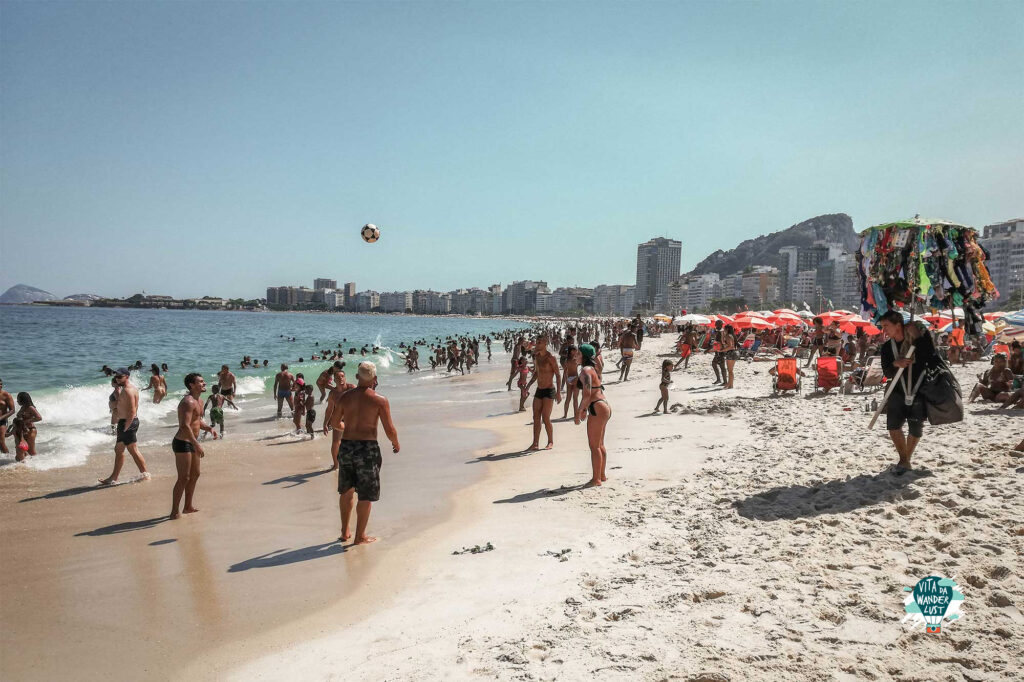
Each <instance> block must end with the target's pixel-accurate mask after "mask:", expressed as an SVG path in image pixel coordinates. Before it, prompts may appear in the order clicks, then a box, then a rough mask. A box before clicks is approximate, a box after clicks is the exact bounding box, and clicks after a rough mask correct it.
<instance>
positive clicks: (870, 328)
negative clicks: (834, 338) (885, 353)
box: [839, 320, 882, 336]
mask: <svg viewBox="0 0 1024 682" xmlns="http://www.w3.org/2000/svg"><path fill="white" fill-rule="evenodd" d="M862 321H863V322H864V324H853V323H854V320H846V321H845V322H842V323H840V325H839V331H841V332H844V333H846V334H856V333H857V330H858V329H863V330H864V333H865V334H867V335H868V336H875V335H876V334H881V333H882V330H881V329H879V328H878V327H876V326H875V325H873V324H871V323H870V322H867V321H866V320H862Z"/></svg>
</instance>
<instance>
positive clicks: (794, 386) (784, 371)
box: [772, 358, 800, 395]
mask: <svg viewBox="0 0 1024 682" xmlns="http://www.w3.org/2000/svg"><path fill="white" fill-rule="evenodd" d="M782 391H797V392H798V393H799V391H800V368H799V367H798V366H797V362H796V358H779V359H778V360H776V361H775V376H773V377H772V393H773V394H774V395H778V394H779V393H780V392H782Z"/></svg>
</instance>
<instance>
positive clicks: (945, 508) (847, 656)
mask: <svg viewBox="0 0 1024 682" xmlns="http://www.w3.org/2000/svg"><path fill="white" fill-rule="evenodd" d="M669 345H670V339H669V338H668V337H665V338H663V339H660V340H651V341H648V342H646V343H645V347H644V351H643V352H642V353H641V354H640V355H639V356H638V359H637V360H636V362H635V363H634V373H633V377H634V379H631V381H630V382H628V383H627V384H615V383H614V381H609V384H611V388H610V390H609V398H610V400H611V401H612V405H613V409H614V410H615V414H614V416H613V421H612V423H611V425H610V427H609V431H608V445H609V467H610V471H609V476H610V478H611V480H610V481H609V482H608V484H607V485H606V486H605V487H604V488H602V489H600V490H597V489H580V488H579V487H578V484H579V483H581V482H582V481H584V480H586V478H587V475H588V459H587V453H586V447H585V445H586V444H585V433H584V431H583V429H582V428H573V427H572V426H571V422H570V423H560V424H557V425H556V448H555V449H554V450H552V451H550V452H540V453H529V454H523V453H521V452H520V451H519V448H521V447H523V445H525V440H528V435H527V434H528V431H527V427H526V423H527V422H528V421H529V419H528V418H524V417H522V416H520V415H510V416H504V417H497V418H493V419H491V420H488V421H489V422H491V424H490V426H491V428H495V429H496V430H497V431H498V432H499V433H500V434H501V437H502V440H501V444H500V445H499V446H498V447H496V448H494V449H493V450H489V451H488V452H487V453H485V454H483V455H482V456H478V457H477V461H479V460H483V461H486V462H487V463H488V464H487V467H488V476H487V478H486V479H485V480H483V481H481V482H480V483H478V484H476V485H474V486H472V487H471V488H470V489H469V490H467V491H465V492H464V493H463V494H461V495H460V496H459V502H458V505H457V507H456V510H455V513H454V516H453V518H451V519H450V520H449V521H447V522H446V523H445V524H443V527H437V528H435V529H432V531H431V536H433V535H434V533H438V534H441V535H442V536H444V537H446V538H447V542H442V543H440V544H436V545H434V546H433V548H432V550H430V551H424V552H423V553H420V554H418V555H417V561H418V563H419V570H418V571H417V576H418V577H417V578H416V579H415V582H414V583H413V584H410V585H407V586H406V588H405V590H404V591H403V592H402V593H400V594H399V595H397V596H394V597H393V599H392V601H391V605H390V606H389V607H388V608H386V609H382V610H378V611H377V612H375V613H374V614H373V615H372V616H370V617H368V618H366V619H363V620H362V621H360V622H359V623H358V625H357V626H356V627H351V628H348V629H345V630H342V631H337V632H334V633H331V634H327V635H324V636H319V637H313V638H312V639H310V641H308V642H306V643H304V644H302V645H300V646H295V647H288V648H285V649H282V650H280V651H277V652H269V653H268V655H266V656H264V657H262V658H259V659H257V660H255V661H252V662H251V663H249V664H248V665H245V666H243V667H242V668H240V669H236V670H235V671H234V673H233V675H232V676H231V679H238V680H241V679H253V678H255V679H268V680H271V679H274V680H276V679H286V678H289V677H293V676H295V677H299V678H302V679H333V678H335V677H336V676H340V675H344V676H346V677H348V678H353V677H354V678H355V679H380V677H381V675H382V671H387V673H386V674H385V675H384V676H385V677H386V678H387V679H453V678H467V677H481V678H497V679H584V678H593V677H598V678H606V679H651V680H658V679H689V680H709V681H710V680H724V679H733V680H736V679H764V680H770V679H781V678H784V677H785V678H795V679H807V680H811V679H836V680H852V679H899V680H930V679H949V680H953V679H957V680H959V679H972V680H975V679H977V680H982V679H986V680H987V679H992V680H994V679H1013V678H1015V677H1019V676H1020V674H1021V666H1020V663H1019V661H1020V655H1021V648H1020V643H1019V642H1020V640H1019V636H1020V634H1021V631H1022V629H1024V617H1022V615H1021V612H1020V610H1019V609H1020V604H1021V592H1022V583H1021V579H1020V575H1019V572H1020V569H1019V566H1020V561H1019V558H1020V555H1021V542H1022V537H1024V526H1022V525H1021V522H1020V519H1021V518H1024V514H1022V513H1021V512H1022V505H1021V501H1020V486H1019V481H1018V476H1019V473H1020V470H1021V466H1022V464H1024V462H1022V460H1021V457H1020V456H1019V453H1013V452H1011V451H1010V448H1011V447H1013V445H1014V444H1015V442H1016V441H1015V440H1014V438H1015V436H1019V434H1020V433H1021V431H1022V429H1021V424H1022V422H1021V416H1020V414H1019V413H1018V414H1016V415H1015V414H1009V413H996V411H995V410H992V409H990V408H988V407H985V406H982V405H972V406H970V407H969V409H968V414H967V416H966V418H965V421H964V422H963V423H962V424H959V425H955V426H946V427H936V428H927V429H926V434H925V440H924V441H923V442H922V445H921V447H920V448H919V450H918V453H917V455H916V462H917V466H918V467H919V470H918V471H916V472H914V473H912V474H908V475H906V476H903V477H895V476H893V475H892V474H890V473H889V472H888V467H889V464H890V463H891V461H892V460H893V459H894V456H893V452H892V450H891V445H890V444H889V442H888V440H887V437H886V436H885V432H884V430H883V429H882V428H881V427H876V429H875V430H874V431H872V432H867V431H866V430H865V429H866V425H867V422H868V419H869V416H870V415H869V414H866V413H865V412H864V405H865V403H866V402H868V401H870V399H871V397H875V398H880V397H881V394H880V393H876V394H873V395H868V396H861V395H858V394H854V395H841V396H840V395H835V392H833V393H832V394H831V395H821V396H818V395H814V394H813V393H812V392H811V391H810V390H805V392H804V394H803V395H802V396H800V397H795V396H789V397H783V398H768V397H766V396H767V395H768V394H769V393H770V380H769V377H768V376H767V370H768V368H769V367H770V364H769V363H766V362H757V363H751V364H747V363H740V364H738V365H737V369H738V371H737V386H738V387H739V388H738V389H737V390H735V391H733V392H725V391H720V390H717V388H716V387H711V386H709V384H710V377H711V372H710V370H709V368H708V365H707V360H706V359H698V360H697V361H696V362H693V363H691V366H690V370H689V371H688V372H686V373H683V372H680V373H677V374H676V375H675V377H676V384H675V386H674V388H673V391H672V402H673V403H678V405H677V406H676V407H675V412H674V413H673V414H670V415H667V416H650V415H649V414H647V412H648V410H649V409H650V408H651V407H653V402H654V400H655V397H654V395H655V389H656V383H657V378H656V376H657V375H656V368H657V365H658V363H659V362H660V359H661V358H659V357H658V356H659V355H660V353H659V351H661V352H667V351H668V349H669ZM957 373H958V375H959V377H960V380H961V382H962V383H963V384H964V385H968V386H969V384H968V383H967V382H968V377H969V376H971V375H972V373H973V371H972V369H971V368H968V370H966V371H963V370H959V369H958V370H957ZM487 542H491V543H492V545H493V547H494V550H493V551H487V552H484V553H481V554H459V555H453V554H452V552H453V551H454V550H458V549H460V548H462V547H472V546H474V545H485V544H486V543H487ZM931 573H941V574H943V575H950V576H952V577H954V578H955V579H956V580H957V581H958V583H959V584H960V585H961V586H963V589H964V590H965V591H966V592H965V594H966V598H967V599H966V603H965V607H964V611H965V614H966V615H965V617H964V620H963V621H962V622H959V623H957V624H955V625H953V626H951V627H949V628H947V629H946V631H945V634H944V635H942V636H935V635H926V634H925V633H924V632H923V628H918V629H917V630H913V629H911V628H909V627H908V626H905V625H903V624H901V620H902V619H903V616H904V615H905V614H904V612H903V592H902V588H903V587H904V586H911V585H913V584H914V583H915V582H916V581H917V580H918V579H919V578H921V577H924V576H925V575H929V574H931ZM367 591H369V590H367ZM355 598H356V599H364V598H371V599H372V598H373V595H366V594H361V595H359V596H358V597H355ZM355 652H358V653H355ZM342 671H344V672H342Z"/></svg>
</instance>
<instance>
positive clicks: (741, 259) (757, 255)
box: [689, 213, 860, 277]
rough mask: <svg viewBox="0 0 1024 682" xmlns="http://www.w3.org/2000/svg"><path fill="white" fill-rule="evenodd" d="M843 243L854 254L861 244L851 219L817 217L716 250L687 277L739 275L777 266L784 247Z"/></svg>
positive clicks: (839, 216) (836, 215)
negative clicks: (752, 268)
mask: <svg viewBox="0 0 1024 682" xmlns="http://www.w3.org/2000/svg"><path fill="white" fill-rule="evenodd" d="M819 240H821V241H826V242H835V243H837V244H843V245H844V246H845V247H846V248H847V250H849V251H853V250H855V249H856V248H857V245H858V244H859V243H860V239H859V238H858V237H857V233H856V232H854V231H853V220H852V219H851V218H850V216H848V215H846V214H845V213H830V214H828V215H820V216H818V217H816V218H811V219H810V220H805V221H803V222H802V223H798V224H796V225H793V226H792V227H790V228H788V229H785V230H782V231H781V232H773V233H771V234H767V235H762V236H760V237H756V238H754V239H748V240H746V241H744V242H741V243H740V245H739V246H737V247H736V248H735V249H730V250H729V251H722V250H721V249H719V250H718V251H715V252H714V253H712V254H711V255H710V256H708V257H707V258H705V259H704V260H702V261H701V262H700V263H698V264H697V267H695V268H694V269H693V270H692V271H690V273H689V274H691V275H703V274H706V273H709V272H717V273H718V274H719V275H721V276H722V277H726V276H728V275H732V274H735V273H737V272H742V270H743V269H744V268H746V267H747V266H749V265H778V263H779V249H781V248H782V247H784V246H811V245H812V244H813V243H814V242H815V241H819Z"/></svg>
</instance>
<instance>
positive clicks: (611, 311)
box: [594, 284, 633, 315]
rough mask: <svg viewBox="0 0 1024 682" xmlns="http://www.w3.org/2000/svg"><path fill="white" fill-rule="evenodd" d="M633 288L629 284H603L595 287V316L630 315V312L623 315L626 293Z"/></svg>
mask: <svg viewBox="0 0 1024 682" xmlns="http://www.w3.org/2000/svg"><path fill="white" fill-rule="evenodd" d="M631 288H632V287H630V286H629V285H628V284H601V285H598V286H596V287H594V314H595V315H628V314H629V311H626V312H625V313H623V312H622V308H623V303H624V300H623V299H624V297H625V296H626V291H627V290H628V289H631ZM632 307H633V306H632V303H630V308H632Z"/></svg>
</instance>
